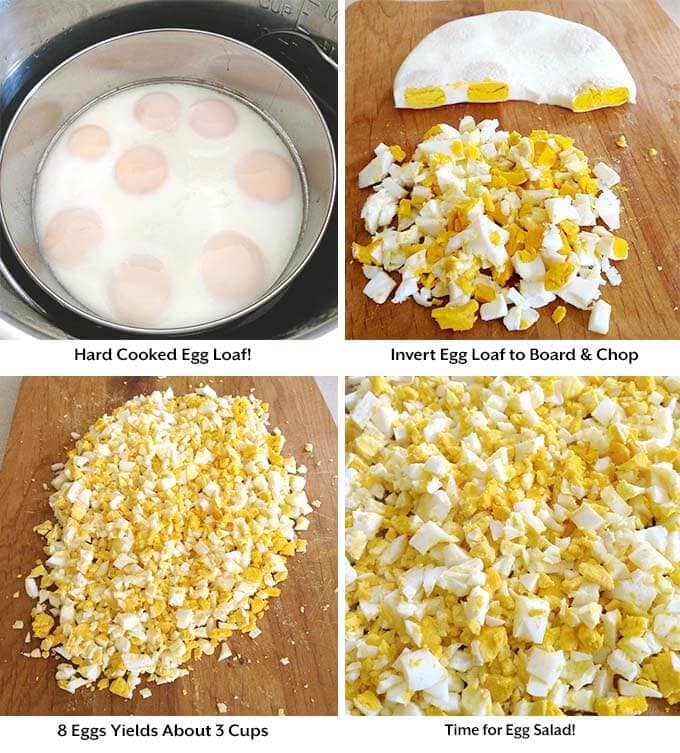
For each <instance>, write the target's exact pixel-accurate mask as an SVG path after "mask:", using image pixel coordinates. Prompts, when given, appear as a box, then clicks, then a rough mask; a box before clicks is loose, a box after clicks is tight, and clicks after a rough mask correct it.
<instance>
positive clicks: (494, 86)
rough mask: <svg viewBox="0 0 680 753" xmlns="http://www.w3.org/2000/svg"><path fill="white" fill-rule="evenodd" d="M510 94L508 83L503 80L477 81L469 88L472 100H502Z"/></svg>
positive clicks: (469, 85) (468, 91)
mask: <svg viewBox="0 0 680 753" xmlns="http://www.w3.org/2000/svg"><path fill="white" fill-rule="evenodd" d="M508 94H509V90H508V85H507V84H504V83H503V82H502V81H475V82H473V83H471V84H468V88H467V97H468V99H469V100H470V102H502V101H503V100H504V99H507V98H508Z"/></svg>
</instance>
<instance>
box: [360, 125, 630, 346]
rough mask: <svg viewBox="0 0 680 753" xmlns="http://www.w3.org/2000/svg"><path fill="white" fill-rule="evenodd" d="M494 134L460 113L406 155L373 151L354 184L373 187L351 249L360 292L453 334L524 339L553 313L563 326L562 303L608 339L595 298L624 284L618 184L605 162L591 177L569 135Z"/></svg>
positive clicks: (601, 305)
mask: <svg viewBox="0 0 680 753" xmlns="http://www.w3.org/2000/svg"><path fill="white" fill-rule="evenodd" d="M498 127H499V122H498V120H496V119H493V120H482V121H481V122H480V123H475V120H474V119H473V118H472V117H471V116H469V115H468V116H465V117H464V118H463V119H462V120H461V121H460V123H459V125H458V127H457V128H455V127H453V126H451V125H448V124H446V123H441V124H438V125H435V126H433V127H432V128H431V129H430V130H429V131H428V132H427V133H426V134H425V136H424V138H423V140H422V141H421V143H419V144H418V146H417V147H416V149H415V151H414V153H413V155H412V156H411V157H410V158H407V155H406V152H405V151H404V149H403V148H402V147H401V146H399V145H393V146H387V145H385V144H382V143H381V144H379V145H378V146H377V147H376V149H375V158H374V159H372V160H371V161H370V162H369V164H367V165H366V167H364V168H363V169H362V170H361V172H360V173H359V187H360V188H367V187H369V186H371V187H372V188H373V191H372V193H371V194H370V195H369V196H368V198H367V199H366V202H365V204H364V206H363V209H362V211H361V218H362V220H363V222H364V225H365V229H366V231H367V233H368V234H369V235H370V242H368V243H367V244H364V245H362V244H360V243H357V242H355V243H353V244H352V257H353V258H354V259H355V260H356V261H358V262H360V263H361V264H362V265H363V272H364V275H365V276H366V278H367V279H368V283H367V284H366V286H365V287H364V289H363V292H364V294H365V295H366V296H368V297H369V298H371V299H372V300H373V301H375V302H376V303H379V304H382V303H385V302H386V301H387V300H388V299H390V298H391V301H392V302H393V303H404V302H405V301H408V300H409V299H412V300H413V301H415V302H416V303H417V304H418V305H420V306H425V307H428V308H430V309H431V313H432V317H433V318H434V319H435V321H436V322H437V324H438V325H439V327H440V328H441V329H442V330H451V331H454V332H460V331H465V330H470V329H472V328H473V327H474V325H475V323H476V322H477V320H478V319H481V320H483V321H488V320H492V319H502V321H503V324H504V325H505V327H506V328H507V329H508V330H510V331H517V330H527V329H529V328H530V327H532V326H533V325H534V324H535V323H536V322H537V321H538V320H539V318H540V309H543V308H546V307H549V306H551V305H552V304H555V305H554V306H553V307H552V308H551V310H550V312H549V315H550V316H551V318H552V319H553V321H555V322H556V323H559V322H560V321H562V320H563V319H564V318H565V316H568V309H567V308H566V307H565V306H564V305H563V304H568V306H573V307H575V308H578V309H583V310H588V311H589V312H590V317H589V323H588V329H589V330H590V331H592V332H595V333H597V334H601V335H605V334H607V333H608V332H609V326H610V317H611V305H610V304H609V303H608V302H607V301H606V300H605V299H604V298H603V297H602V289H603V288H604V287H605V286H606V285H607V284H610V285H614V286H617V285H619V284H620V283H621V274H620V272H619V270H618V269H617V267H616V263H617V262H619V261H621V260H624V259H626V258H627V256H628V242H627V241H626V240H625V238H623V237H621V236H619V235H616V234H615V231H617V230H619V228H620V227H621V220H620V214H621V201H620V199H619V196H618V195H617V193H616V192H615V190H614V189H615V188H616V186H617V185H618V184H620V176H619V175H618V173H617V172H616V171H615V170H613V169H612V168H611V167H609V166H608V165H606V164H605V163H604V162H597V163H596V164H595V165H594V166H593V167H592V169H591V167H590V164H589V160H588V157H587V156H586V155H585V154H584V152H583V151H581V150H580V149H579V148H578V147H577V146H576V145H575V144H574V140H573V139H572V138H570V137H568V136H563V135H560V134H554V133H549V132H548V131H545V130H534V131H531V133H529V134H528V135H526V136H525V135H522V134H520V133H518V132H516V131H513V132H508V131H502V130H498Z"/></svg>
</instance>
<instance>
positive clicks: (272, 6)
mask: <svg viewBox="0 0 680 753" xmlns="http://www.w3.org/2000/svg"><path fill="white" fill-rule="evenodd" d="M258 5H259V6H260V8H262V9H263V10H268V11H269V12H270V13H273V14H274V15H275V16H291V15H292V14H293V6H292V5H290V4H289V3H286V2H283V0H258Z"/></svg>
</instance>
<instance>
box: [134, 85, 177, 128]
mask: <svg viewBox="0 0 680 753" xmlns="http://www.w3.org/2000/svg"><path fill="white" fill-rule="evenodd" d="M180 110H181V107H180V104H179V100H178V99H177V97H175V96H173V95H172V94H167V93H166V92H150V93H149V94H145V95H144V96H143V97H140V98H139V99H138V100H137V102H136V103H135V107H134V115H135V120H136V121H137V122H138V123H139V124H140V125H141V126H142V127H144V128H146V129H147V130H148V131H167V130H168V129H169V128H172V126H174V125H175V123H177V121H178V120H179V116H180Z"/></svg>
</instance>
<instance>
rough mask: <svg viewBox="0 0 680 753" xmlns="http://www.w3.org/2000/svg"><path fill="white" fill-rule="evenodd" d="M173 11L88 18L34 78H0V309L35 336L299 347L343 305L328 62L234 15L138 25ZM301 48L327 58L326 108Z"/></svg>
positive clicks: (204, 10)
mask: <svg viewBox="0 0 680 753" xmlns="http://www.w3.org/2000/svg"><path fill="white" fill-rule="evenodd" d="M123 5H126V4H124V3H123ZM167 5H168V4H167V3H152V2H148V3H142V4H141V6H143V8H144V9H145V11H146V13H145V14H144V15H143V17H140V16H139V14H138V15H137V16H134V15H133V16H130V17H128V18H126V23H124V24H120V23H119V24H111V25H108V26H106V25H102V24H101V23H99V24H98V25H97V24H95V21H97V19H96V18H95V19H90V21H88V22H87V23H85V26H86V27H87V30H88V31H89V30H90V29H92V28H93V25H94V27H95V28H94V30H93V31H91V32H90V33H82V31H83V30H82V29H81V30H80V31H81V33H80V41H81V46H80V47H79V48H78V49H76V50H75V51H74V50H73V49H72V48H71V49H69V50H68V52H69V53H70V54H67V55H66V56H64V55H63V52H64V48H63V45H62V47H61V48H60V50H61V53H62V54H56V55H54V57H53V60H52V61H50V62H51V63H52V65H51V66H50V67H49V68H48V70H47V72H45V71H44V70H41V71H40V72H39V73H40V76H39V78H38V80H37V82H36V81H35V80H34V81H33V82H30V81H29V79H27V78H26V77H24V78H23V79H22V80H19V81H16V82H15V81H13V80H12V77H11V76H10V77H9V79H8V80H6V81H5V84H4V88H5V91H3V93H2V96H3V104H4V103H5V102H9V103H10V105H11V107H10V108H8V110H9V114H10V115H11V116H13V117H12V118H11V122H9V124H8V126H7V129H6V131H5V133H4V134H3V136H4V138H3V142H2V149H1V151H0V217H1V219H2V226H3V233H4V237H3V244H2V263H1V264H0V268H1V269H2V272H3V273H4V276H5V280H6V281H7V282H8V283H9V287H7V286H6V287H7V289H6V290H3V291H2V294H1V295H2V297H1V298H0V301H1V302H2V305H1V306H0V309H2V310H8V311H9V313H8V315H6V317H5V318H6V319H8V320H10V321H11V323H12V324H17V323H18V322H17V320H19V322H20V323H19V327H20V328H21V329H24V330H28V331H29V332H30V333H31V334H38V335H43V336H44V335H51V336H64V335H70V336H76V337H111V336H125V335H130V334H132V335H135V336H145V335H146V336H156V337H159V336H160V337H163V336H170V335H172V336H182V335H187V336H196V335H200V334H202V333H203V334H206V335H207V336H215V335H218V336H235V337H252V336H255V337H258V336H267V337H272V336H273V337H289V336H296V335H297V336H299V335H304V334H307V333H309V332H310V331H313V330H315V329H318V328H319V327H322V326H323V325H324V324H326V323H329V322H332V320H333V319H334V317H335V312H336V308H337V295H336V293H337V283H336V281H335V280H332V281H330V282H329V281H328V280H327V279H326V278H327V277H328V275H327V265H326V264H325V263H323V262H324V260H323V258H322V257H324V256H325V257H326V261H327V255H328V253H333V254H334V251H335V243H334V235H333V232H332V227H333V224H334V223H333V222H331V219H332V217H331V215H332V214H333V211H334V203H335V171H336V169H335V155H334V145H333V135H332V134H331V130H330V128H333V127H334V119H335V112H334V108H335V103H334V102H333V101H332V100H333V98H332V91H333V89H334V87H335V86H336V85H337V80H336V79H337V73H336V70H335V68H334V66H333V61H332V59H331V58H330V57H329V56H328V54H327V50H324V49H322V47H321V46H320V45H319V43H318V41H317V40H316V39H315V38H313V37H311V36H308V35H306V34H302V33H298V32H295V33H294V35H293V32H291V31H290V30H287V29H285V28H277V25H276V24H275V23H264V22H263V19H259V21H258V18H257V13H256V12H255V11H254V9H252V8H248V7H241V4H239V3H227V2H217V3H216V2H212V3H197V4H195V5H196V7H197V9H200V12H198V13H197V14H196V20H197V21H201V22H202V24H197V25H203V26H204V27H206V28H205V29H187V28H149V27H150V26H151V25H153V24H154V23H155V22H160V25H161V26H167V25H168V23H169V22H170V21H171V20H174V19H172V18H171V17H172V15H173V14H170V17H168V18H165V16H164V14H163V13H162V12H160V9H161V8H166V7H167ZM243 6H249V3H244V4H243ZM192 7H193V5H192ZM120 10H123V11H129V12H130V13H132V11H133V8H127V7H126V8H122V9H120ZM161 17H163V18H162V20H161ZM183 20H184V19H183V18H181V17H180V18H177V19H176V21H177V23H178V26H179V23H180V22H182V21H183ZM229 21H232V23H229ZM268 21H271V19H268ZM140 24H143V25H144V26H146V27H147V28H142V29H141V30H140V29H139V25H140ZM210 27H212V28H216V29H219V30H220V31H227V33H228V36H225V35H223V34H217V33H214V32H213V31H212V30H210ZM74 28H77V27H74ZM111 28H114V29H115V30H116V31H126V33H122V34H119V35H117V36H110V32H111ZM104 32H108V34H105V33H104ZM232 33H233V34H234V36H238V37H239V38H238V39H236V38H232V37H231V34H232ZM107 36H108V38H107ZM300 36H302V37H303V39H300ZM284 37H285V39H286V44H285V45H283V44H281V46H280V47H279V46H278V45H279V43H280V40H282V39H284ZM291 40H292V42H291ZM92 42H94V43H92ZM246 42H253V43H254V44H255V46H253V45H251V44H247V43H246ZM321 42H322V43H323V39H321ZM83 43H84V44H83ZM284 47H287V48H288V51H287V52H286V53H285V55H281V54H280V49H283V48H284ZM48 48H49V44H48ZM257 48H260V49H257ZM263 50H267V52H277V51H279V54H277V57H279V59H280V61H281V62H279V61H277V60H275V59H274V58H273V57H272V56H270V55H268V54H266V53H265V52H264V51H263ZM297 50H299V51H301V54H300V57H302V58H304V57H305V56H309V55H311V56H312V58H314V60H316V61H318V58H319V56H321V57H322V58H325V61H324V62H319V63H318V65H317V66H316V67H317V68H320V69H324V70H325V71H326V74H325V75H324V76H323V77H322V78H323V80H324V81H328V80H330V81H332V84H331V85H330V87H327V88H326V91H325V92H323V94H322V95H321V96H319V95H318V92H319V91H321V90H322V88H323V87H322V86H321V83H320V79H315V78H314V77H313V76H312V77H311V80H309V81H307V80H305V81H304V85H303V83H302V82H301V81H299V80H298V79H297V78H296V77H295V76H294V75H293V73H291V70H296V64H292V65H291V64H289V63H290V62H291V60H292V61H294V60H295V58H296V57H298V55H297V52H296V51H297ZM52 52H54V51H53V50H52ZM73 53H74V54H73ZM306 67H309V63H308V62H307V66H306ZM296 72H297V70H296ZM45 73H46V75H45ZM28 83H33V84H34V85H33V87H32V88H31V89H30V91H28V92H26V90H25V87H26V85H27V84H28ZM13 84H15V85H20V86H21V85H23V87H24V88H23V90H21V91H16V92H14V96H12V94H13V92H12V91H11V87H12V85H13ZM307 87H309V90H308V88H307ZM22 95H23V96H22ZM328 96H330V97H331V99H330V100H328ZM329 102H330V105H329V106H328V103H329ZM322 110H323V111H322ZM329 126H330V128H329ZM329 222H331V224H330V228H329ZM329 239H330V240H329ZM320 244H321V246H322V248H321V249H319V246H320ZM318 249H319V252H318V253H315V252H317V250H318ZM314 256H316V257H318V258H315V259H314V264H311V262H312V260H313V257H314ZM307 267H310V269H309V271H308V270H307ZM17 297H18V298H20V299H21V301H22V302H20V301H19V300H17ZM5 299H6V300H5ZM23 302H25V303H27V304H28V305H29V307H30V308H31V309H33V310H32V311H31V310H30V309H29V308H28V307H26V306H25V305H23Z"/></svg>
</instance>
